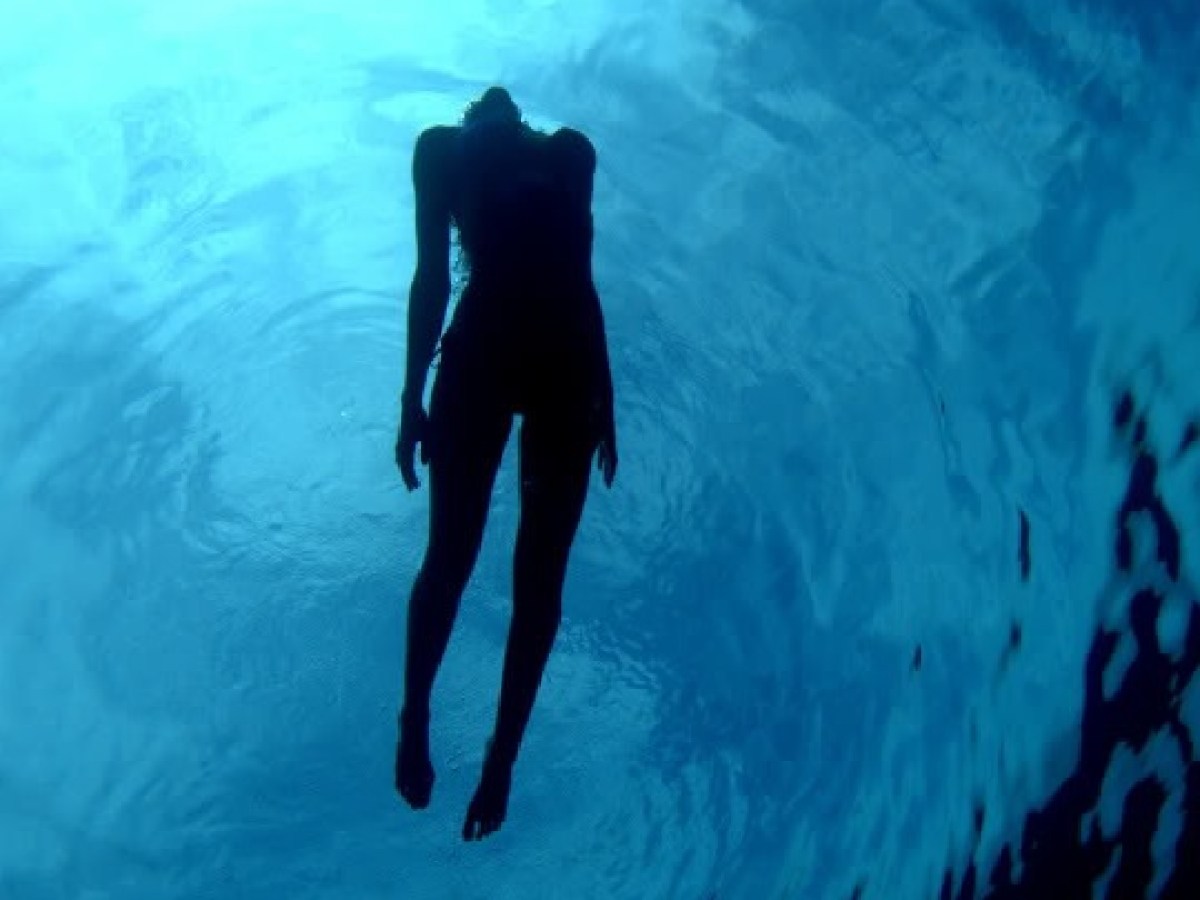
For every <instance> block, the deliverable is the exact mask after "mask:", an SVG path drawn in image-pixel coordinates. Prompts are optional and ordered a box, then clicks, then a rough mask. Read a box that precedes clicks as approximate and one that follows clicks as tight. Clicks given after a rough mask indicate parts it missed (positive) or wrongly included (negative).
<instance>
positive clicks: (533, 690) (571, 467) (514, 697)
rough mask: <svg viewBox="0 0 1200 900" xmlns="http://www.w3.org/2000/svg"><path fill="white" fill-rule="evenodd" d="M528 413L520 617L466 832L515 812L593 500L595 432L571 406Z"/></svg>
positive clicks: (517, 578)
mask: <svg viewBox="0 0 1200 900" xmlns="http://www.w3.org/2000/svg"><path fill="white" fill-rule="evenodd" d="M554 412H558V414H557V415H555V414H554V413H553V412H552V413H549V414H543V415H537V414H534V415H527V416H526V418H525V422H524V423H523V425H522V427H521V444H520V450H521V453H520V464H519V468H520V475H521V519H520V523H519V525H518V526H517V546H516V553H515V554H514V559H513V617H512V623H511V625H510V626H509V633H508V646H507V648H506V650H505V654H504V673H503V677H502V680H501V689H500V701H499V705H498V707H497V711H496V726H495V730H494V731H493V733H492V738H491V740H490V741H488V746H487V752H486V756H485V760H484V765H483V773H482V775H481V777H480V781H479V786H478V788H477V789H476V791H475V795H474V797H473V798H472V799H471V803H470V805H469V807H468V809H467V817H466V821H465V822H464V823H463V838H464V839H466V840H477V839H479V838H483V837H486V836H487V835H489V834H491V833H492V832H494V831H496V830H497V829H499V828H500V826H501V825H502V824H503V822H504V819H505V816H506V814H507V810H508V794H509V790H510V787H511V783H512V768H513V764H514V763H515V762H516V758H517V753H518V751H519V749H520V745H521V740H522V738H523V736H524V733H525V728H526V725H527V724H528V723H529V717H530V714H531V712H532V710H533V704H534V699H535V698H536V696H537V692H538V688H539V686H540V684H541V680H542V674H543V671H544V670H545V667H546V661H547V659H548V657H549V655H550V649H551V647H552V646H553V644H554V639H555V636H556V634H557V632H558V626H559V622H560V620H561V618H562V589H563V581H564V579H565V577H566V573H567V560H568V557H569V555H570V551H571V544H572V542H573V541H574V539H575V531H576V529H577V527H578V525H579V520H580V516H581V515H582V513H583V506H584V501H585V500H586V499H587V488H588V475H589V473H590V470H591V460H592V455H593V453H594V450H595V446H596V442H595V438H594V437H593V436H592V435H591V434H590V432H589V431H588V429H587V428H586V426H585V425H584V424H582V423H579V424H577V423H574V422H573V421H572V419H573V416H572V415H571V411H570V410H569V409H568V410H567V411H563V412H559V411H558V410H555V411H554Z"/></svg>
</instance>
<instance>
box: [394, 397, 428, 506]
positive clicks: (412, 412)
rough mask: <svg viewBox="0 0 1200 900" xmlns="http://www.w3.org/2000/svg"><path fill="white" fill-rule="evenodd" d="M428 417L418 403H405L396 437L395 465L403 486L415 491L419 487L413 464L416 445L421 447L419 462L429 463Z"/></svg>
mask: <svg viewBox="0 0 1200 900" xmlns="http://www.w3.org/2000/svg"><path fill="white" fill-rule="evenodd" d="M428 432H429V416H428V415H426V414H425V409H424V407H422V406H421V404H420V402H419V401H418V402H414V403H405V404H404V406H403V409H402V410H401V413H400V431H399V433H398V434H397V435H396V465H397V466H399V467H400V477H401V478H403V479H404V484H405V486H406V487H407V488H408V489H409V490H410V491H415V490H416V489H417V488H419V487H420V486H421V482H420V481H419V480H418V479H417V469H416V464H415V457H416V450H417V444H420V445H421V462H422V464H427V463H428V462H429V441H428V436H429V435H428Z"/></svg>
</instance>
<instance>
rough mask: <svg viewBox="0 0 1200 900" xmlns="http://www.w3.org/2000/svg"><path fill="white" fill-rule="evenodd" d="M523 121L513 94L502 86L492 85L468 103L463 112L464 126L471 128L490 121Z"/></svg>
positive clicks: (514, 122)
mask: <svg viewBox="0 0 1200 900" xmlns="http://www.w3.org/2000/svg"><path fill="white" fill-rule="evenodd" d="M520 121H521V110H520V109H518V108H517V104H515V103H514V102H513V98H512V96H511V95H510V94H509V93H508V91H506V90H505V89H504V88H502V87H490V88H488V89H487V90H486V91H484V92H483V94H482V95H481V96H480V98H479V99H478V100H473V101H471V103H469V104H467V109H466V112H464V113H463V121H462V123H463V127H464V128H470V127H472V126H474V125H482V124H484V123H490V122H511V123H513V124H516V123H518V122H520Z"/></svg>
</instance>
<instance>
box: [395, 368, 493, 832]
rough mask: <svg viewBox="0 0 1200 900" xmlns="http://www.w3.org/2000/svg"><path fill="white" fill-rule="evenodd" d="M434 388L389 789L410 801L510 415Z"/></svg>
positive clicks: (419, 804) (417, 799) (422, 794)
mask: <svg viewBox="0 0 1200 900" xmlns="http://www.w3.org/2000/svg"><path fill="white" fill-rule="evenodd" d="M443 393H444V392H443V391H439V385H435V388H434V400H433V404H432V409H431V421H430V427H431V431H432V433H433V434H432V439H433V441H434V444H433V446H432V449H431V452H430V458H429V544H428V546H427V548H426V551H425V559H424V562H423V563H422V564H421V569H420V572H418V574H417V577H416V581H415V582H414V584H413V589H412V595H411V597H410V598H409V603H408V634H407V649H406V652H405V667H404V702H403V707H402V709H401V712H400V741H399V745H398V746H397V749H396V789H397V791H399V793H400V795H401V796H402V797H403V798H404V799H405V801H406V802H407V803H408V804H409V805H410V806H411V807H413V808H414V809H422V808H424V807H425V806H427V805H428V803H429V798H430V795H431V793H432V790H433V780H434V773H433V766H432V764H431V763H430V760H429V698H430V694H431V693H432V691H433V681H434V678H435V676H436V675H437V671H438V668H439V666H440V665H441V662H442V656H443V655H444V654H445V651H446V645H447V644H448V643H449V640H450V632H451V630H452V629H453V627H454V619H455V617H456V615H457V614H458V606H459V600H460V599H461V597H462V593H463V590H464V589H465V588H466V585H467V580H468V579H469V578H470V576H471V570H472V568H473V567H474V565H475V559H476V557H477V556H478V554H479V546H480V544H481V542H482V540H483V530H484V525H485V522H486V520H487V511H488V505H489V503H490V501H491V493H492V485H493V483H494V481H495V477H496V470H497V468H498V467H499V465H500V459H501V457H502V456H503V453H504V445H505V443H506V442H507V440H508V433H509V430H510V428H511V422H512V416H511V414H509V413H507V412H505V411H503V410H502V409H500V408H499V407H495V406H491V407H489V406H488V405H486V404H482V403H480V404H470V403H469V402H463V401H464V400H465V398H463V397H462V395H459V396H453V395H452V396H450V397H445V396H441V394H443Z"/></svg>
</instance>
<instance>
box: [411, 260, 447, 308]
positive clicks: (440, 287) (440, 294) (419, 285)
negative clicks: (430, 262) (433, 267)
mask: <svg viewBox="0 0 1200 900" xmlns="http://www.w3.org/2000/svg"><path fill="white" fill-rule="evenodd" d="M411 293H412V297H413V298H414V299H415V298H418V297H420V298H423V299H430V300H445V299H446V298H448V297H449V296H450V275H449V273H448V272H436V271H430V270H429V269H427V268H425V267H423V266H417V271H416V272H415V273H413V280H412V289H411Z"/></svg>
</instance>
